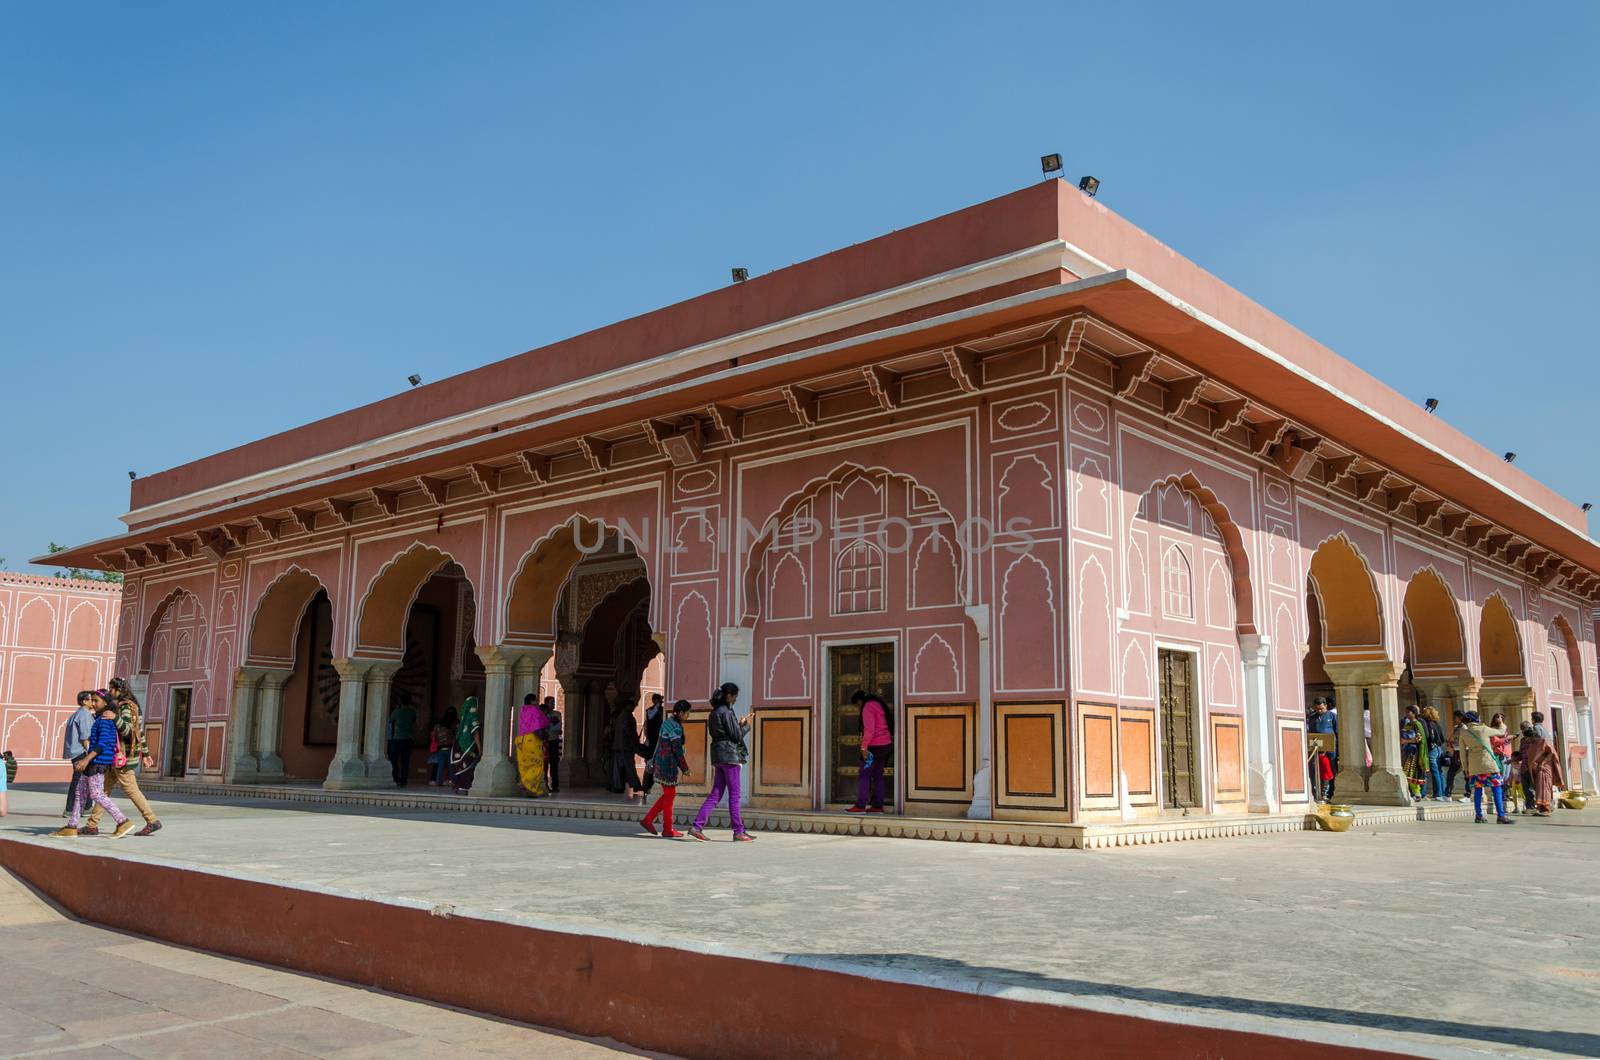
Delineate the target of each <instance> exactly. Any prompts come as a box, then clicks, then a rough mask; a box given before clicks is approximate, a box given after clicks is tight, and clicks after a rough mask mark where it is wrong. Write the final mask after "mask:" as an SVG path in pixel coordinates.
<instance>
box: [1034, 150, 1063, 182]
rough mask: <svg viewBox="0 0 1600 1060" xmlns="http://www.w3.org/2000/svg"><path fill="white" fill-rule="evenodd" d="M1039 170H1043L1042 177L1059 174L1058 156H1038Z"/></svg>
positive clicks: (1059, 159)
mask: <svg viewBox="0 0 1600 1060" xmlns="http://www.w3.org/2000/svg"><path fill="white" fill-rule="evenodd" d="M1039 168H1040V169H1042V170H1044V175H1045V176H1047V177H1053V176H1055V175H1056V174H1057V173H1060V172H1061V168H1062V166H1061V156H1060V155H1058V154H1050V155H1040V156H1039Z"/></svg>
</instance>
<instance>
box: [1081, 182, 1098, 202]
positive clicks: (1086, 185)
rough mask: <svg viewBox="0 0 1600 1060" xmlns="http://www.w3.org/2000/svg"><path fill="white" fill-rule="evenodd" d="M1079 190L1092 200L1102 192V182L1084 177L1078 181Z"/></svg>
mask: <svg viewBox="0 0 1600 1060" xmlns="http://www.w3.org/2000/svg"><path fill="white" fill-rule="evenodd" d="M1078 190H1079V191H1081V192H1083V193H1084V194H1085V195H1087V196H1089V198H1091V199H1092V198H1094V194H1095V192H1097V191H1099V190H1100V181H1099V180H1098V179H1096V178H1094V177H1084V178H1083V179H1082V180H1080V181H1078Z"/></svg>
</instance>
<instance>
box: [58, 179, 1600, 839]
mask: <svg viewBox="0 0 1600 1060" xmlns="http://www.w3.org/2000/svg"><path fill="white" fill-rule="evenodd" d="M123 521H124V522H125V523H126V524H127V527H128V529H127V533H126V534H124V535H122V536H119V537H114V538H111V539H108V540H104V541H94V542H90V543H87V544H83V545H79V546H77V547H76V548H73V549H71V550H69V551H68V552H66V553H63V554H60V555H57V556H55V557H51V559H50V560H49V562H53V563H68V564H73V565H77V566H81V567H98V568H112V569H116V570H119V571H122V572H123V573H124V574H125V575H126V591H125V594H124V599H123V602H122V616H121V622H120V625H119V626H118V627H117V628H118V629H119V637H118V643H117V648H116V668H117V670H118V671H119V672H122V673H126V674H129V675H135V680H136V682H137V684H138V685H139V686H140V687H142V688H143V690H144V700H145V702H146V704H147V707H148V712H149V716H150V717H151V719H152V720H153V721H154V722H155V723H156V724H157V725H158V726H159V733H160V741H161V752H160V755H161V769H162V771H163V772H164V773H165V774H166V775H171V776H197V777H201V778H215V779H216V780H218V781H231V782H237V783H252V782H272V783H282V782H285V781H289V780H295V779H299V780H304V781H316V782H320V783H322V784H324V785H325V786H326V787H328V788H335V789H349V788H367V787H383V786H387V785H388V784H389V783H390V779H389V766H388V763H387V762H386V761H385V760H384V735H385V725H386V718H387V713H388V710H389V708H390V706H391V704H392V703H395V702H398V701H399V700H400V699H402V698H404V699H405V700H406V701H408V702H412V703H414V704H416V705H417V706H418V708H419V712H420V715H421V719H422V720H421V721H419V726H418V738H419V739H420V738H421V737H422V735H423V732H424V730H425V726H426V724H427V719H428V718H430V717H436V716H438V715H439V714H441V713H442V712H443V711H444V710H445V709H447V708H448V707H449V706H452V705H459V703H460V701H461V699H462V697H463V696H465V695H467V694H472V693H475V694H478V695H480V696H482V697H483V702H484V707H485V719H486V721H485V724H486V732H487V733H489V734H490V736H489V737H488V738H486V740H485V746H486V750H485V755H484V759H483V762H482V763H481V764H480V766H479V768H478V770H477V774H476V780H475V785H474V787H473V789H472V794H473V795H477V796H506V795H510V794H512V793H514V792H515V790H516V779H515V770H514V764H513V762H512V760H511V759H510V758H508V756H507V753H506V752H507V742H508V739H509V731H510V725H511V718H512V704H513V702H514V701H515V702H520V701H521V696H522V694H523V693H524V691H526V690H531V689H534V688H536V687H539V686H540V684H541V682H543V684H544V686H545V687H559V688H560V689H561V691H562V694H563V698H564V700H565V702H566V708H567V709H566V730H567V732H566V737H567V739H566V751H567V753H566V757H565V758H564V760H563V764H562V770H563V772H564V774H565V779H566V786H567V787H569V788H576V789H580V790H581V789H583V788H585V787H590V786H596V785H599V784H600V783H601V782H602V773H603V768H604V767H603V763H604V761H605V751H606V749H605V748H603V747H602V746H601V745H600V736H601V729H602V724H603V719H604V716H605V711H606V710H607V708H608V705H609V704H610V703H612V702H614V701H615V700H616V699H617V697H621V696H634V695H637V694H638V693H639V691H640V690H641V688H646V687H649V686H651V685H656V686H658V687H661V688H662V689H664V691H665V693H666V695H667V696H668V697H669V699H676V698H679V697H682V698H685V699H689V700H692V701H693V702H694V703H696V704H697V705H699V706H700V707H701V711H702V712H701V713H700V714H698V715H697V716H696V717H695V719H694V722H693V724H691V725H690V726H689V735H690V741H689V742H690V749H691V756H692V757H693V758H694V759H696V761H695V762H694V767H695V768H694V771H693V776H694V778H695V781H696V783H699V782H701V778H703V777H704V770H702V769H701V768H700V760H703V758H704V754H705V726H704V717H705V715H704V705H705V703H706V699H707V696H708V694H709V693H710V691H711V689H712V688H713V686H714V685H715V684H716V683H718V682H721V681H733V682H736V683H737V684H738V685H740V686H741V688H742V689H743V690H744V691H743V694H742V696H741V700H740V703H741V710H742V709H744V707H745V706H750V707H752V708H753V709H754V725H753V731H752V736H751V740H752V748H751V758H750V767H749V771H748V774H747V780H746V787H747V789H748V795H749V799H750V801H751V803H752V804H754V805H755V806H758V807H768V808H771V809H774V810H822V811H827V810H832V809H842V808H843V806H845V805H848V804H849V803H850V802H852V801H854V791H855V778H856V773H857V767H858V763H859V755H858V746H857V745H858V742H859V732H860V718H859V715H858V714H857V713H856V711H855V709H854V708H853V707H852V706H851V703H850V694H851V693H852V692H853V691H854V690H856V689H857V688H862V687H867V688H875V689H878V690H880V691H882V692H884V693H886V694H887V695H888V696H889V697H890V702H891V703H892V704H893V707H894V729H895V733H896V741H897V745H898V746H897V752H896V761H895V769H894V774H893V786H894V797H895V806H896V809H897V810H898V811H899V812H901V813H904V814H908V815H914V816H924V817H932V816H941V815H942V816H950V817H955V816H965V817H974V818H994V819H1001V820H1036V821H1037V820H1045V821H1075V822H1088V823H1093V822H1096V821H1105V822H1113V821H1121V820H1126V819H1129V818H1133V819H1141V818H1159V817H1162V816H1167V815H1183V816H1196V815H1198V816H1211V817H1220V816H1223V815H1240V814H1246V813H1264V814H1271V813H1279V812H1283V811H1285V810H1288V811H1294V810H1297V809H1298V810H1301V811H1303V810H1304V808H1305V804H1306V803H1307V802H1308V800H1309V799H1310V798H1311V797H1312V794H1313V793H1312V792H1311V790H1310V784H1309V783H1308V779H1307V770H1306V758H1307V751H1308V740H1307V734H1306V720H1305V715H1306V706H1307V703H1308V702H1309V701H1310V698H1311V697H1313V696H1315V695H1319V694H1327V695H1331V696H1333V697H1334V698H1335V699H1336V700H1337V703H1338V705H1339V712H1340V715H1341V732H1340V740H1341V741H1342V743H1343V746H1342V747H1341V749H1340V750H1341V755H1340V775H1339V776H1338V778H1337V785H1338V790H1339V793H1340V801H1354V802H1369V803H1378V804H1402V805H1403V804H1406V803H1407V802H1409V801H1410V795H1409V793H1408V790H1407V786H1406V784H1405V782H1404V780H1403V777H1402V774H1401V753H1400V746H1399V736H1398V726H1399V718H1400V714H1401V712H1402V711H1403V709H1404V707H1405V705H1406V704H1409V703H1413V702H1418V701H1425V702H1428V703H1431V704H1433V705H1435V706H1437V707H1439V708H1440V710H1441V713H1442V714H1443V715H1444V717H1445V719H1446V724H1447V725H1448V719H1449V717H1450V714H1449V709H1450V708H1451V707H1465V708H1470V709H1477V710H1481V711H1484V712H1486V713H1487V712H1492V711H1503V712H1505V713H1506V715H1507V717H1508V718H1509V719H1510V720H1511V721H1512V723H1513V724H1515V722H1516V721H1518V720H1520V719H1522V718H1524V717H1526V716H1527V715H1528V714H1529V713H1530V712H1531V711H1533V710H1535V709H1540V710H1543V711H1544V712H1545V713H1546V715H1547V716H1548V718H1549V721H1548V722H1547V724H1549V725H1550V727H1551V728H1552V731H1553V734H1554V735H1555V737H1556V740H1557V743H1558V746H1559V747H1560V748H1561V751H1562V754H1563V757H1564V759H1565V761H1566V763H1567V767H1568V771H1569V774H1570V776H1571V778H1572V780H1573V782H1574V783H1580V782H1581V783H1582V784H1583V785H1584V786H1586V787H1589V788H1591V789H1592V788H1594V787H1595V775H1594V727H1593V722H1592V716H1591V711H1590V697H1591V692H1590V690H1591V689H1592V688H1593V687H1594V686H1595V684H1596V681H1597V674H1596V660H1595V624H1594V621H1593V614H1594V607H1595V604H1596V600H1597V594H1600V545H1597V543H1596V542H1595V541H1594V540H1592V539H1591V538H1590V537H1589V536H1588V534H1587V532H1586V521H1585V516H1584V514H1583V513H1582V512H1581V511H1580V510H1579V508H1578V506H1577V505H1575V504H1573V503H1571V502H1569V501H1567V500H1565V499H1564V498H1562V497H1560V496H1557V495H1556V493H1555V492H1553V491H1552V490H1551V489H1549V488H1548V487H1546V486H1544V485H1543V484H1541V483H1540V482H1538V481H1536V480H1534V479H1533V478H1530V477H1529V476H1528V475H1526V474H1524V473H1523V472H1521V471H1520V470H1518V469H1517V468H1516V467H1514V466H1511V465H1510V464H1508V463H1506V462H1505V461H1503V460H1502V459H1501V458H1500V457H1499V456H1498V455H1496V454H1494V453H1491V452H1489V451H1487V450H1485V449H1484V448H1483V447H1482V446H1480V445H1478V444H1477V443H1476V442H1474V441H1472V440H1471V439H1470V438H1468V437H1466V436H1465V435H1464V434H1462V433H1460V432H1459V431H1457V430H1455V429H1454V428H1452V427H1451V426H1449V425H1448V424H1447V423H1445V422H1443V421H1442V420H1440V419H1439V418H1437V417H1435V416H1430V415H1429V414H1428V413H1427V412H1426V411H1425V410H1424V409H1423V408H1422V407H1420V406H1419V405H1418V404H1417V403H1416V402H1414V401H1413V400H1410V399H1408V398H1406V397H1403V396H1401V395H1399V394H1397V393H1395V392H1394V391H1392V390H1389V389H1388V388H1387V387H1385V386H1384V385H1383V384H1382V383H1380V382H1378V381H1377V380H1375V379H1373V378H1372V377H1370V376H1368V375H1366V374H1365V373H1363V372H1362V371H1360V370H1358V369H1357V368H1355V367H1354V366H1352V365H1351V364H1350V363H1349V362H1347V361H1344V360H1342V359H1341V358H1339V357H1338V356H1337V355H1335V354H1334V353H1332V352H1331V351H1330V350H1328V349H1326V348H1325V347H1323V346H1321V345H1319V344H1318V343H1317V342H1316V341H1315V340H1313V339H1311V338H1309V337H1308V336H1306V335H1304V334H1302V333H1301V332H1299V331H1297V330H1295V329H1294V328H1293V327H1291V326H1290V325H1288V324H1286V323H1285V322H1284V321H1282V320H1280V319H1279V318H1277V317H1275V316H1273V315H1272V314H1271V313H1269V312H1267V311H1266V310H1264V309H1262V308H1261V307H1260V306H1258V305H1256V304H1254V303H1253V302H1251V301H1250V300H1249V299H1247V298H1246V297H1244V296H1243V295H1241V294H1240V293H1238V292H1237V291H1234V290H1233V289H1231V288H1229V287H1228V286H1226V285H1225V284H1224V283H1222V282H1221V281H1220V280H1218V279H1216V278H1215V277H1213V276H1211V275H1209V274H1207V273H1206V272H1204V271H1203V270H1201V269H1199V268H1198V267H1196V266H1195V265H1194V264H1192V263H1191V262H1189V261H1186V260H1185V259H1183V258H1182V257H1180V256H1179V255H1177V254H1176V253H1174V252H1173V251H1172V250H1170V249H1169V248H1167V247H1165V246H1163V245H1162V244H1161V243H1159V242H1157V241H1156V240H1154V239H1153V238H1151V237H1150V236H1149V235H1146V234H1145V233H1144V232H1142V231H1140V230H1139V229H1137V228H1135V227H1134V226H1132V225H1131V224H1129V223H1128V222H1126V221H1124V220H1123V219H1121V218H1120V217H1118V216H1116V215H1115V214H1113V213H1111V212H1110V211H1108V210H1107V209H1105V207H1103V206H1102V205H1100V204H1099V203H1098V202H1097V201H1095V200H1093V199H1092V198H1089V197H1087V196H1085V195H1084V194H1082V193H1081V192H1079V191H1078V190H1077V189H1075V188H1074V187H1072V186H1070V185H1067V184H1064V183H1062V182H1059V181H1048V182H1045V183H1041V184H1038V185H1035V186H1031V187H1027V188H1024V189H1022V190H1020V191H1017V192H1014V193H1012V194H1009V195H1005V196H1003V197H1001V198H998V199H995V200H992V201H990V202H986V203H982V204H980V205H977V206H973V207H970V208H968V209H964V210H961V211H958V212H956V213H953V214H950V215H948V216H944V217H940V218H937V219H935V220H932V221H928V222H926V223H924V224H920V225H917V226H916V227H913V228H909V229H905V230H903V231H898V232H895V233H893V234H891V235H886V236H882V237H880V238H877V239H873V240H870V241H868V242H865V243H861V244H858V245H856V246H852V247H849V248H847V249H844V250H839V251H835V252H833V253H830V254H826V255H824V256H822V257H819V258H816V259H815V260H812V261H807V262H804V263H802V264H799V265H794V266H791V267H789V268H786V269H781V270H779V271H777V272H774V273H771V274H769V275H765V276H760V277H757V278H753V279H750V280H749V281H748V282H744V283H736V284H733V285H731V286H728V287H726V288H723V289H721V290H716V291H712V292H710V293H708V294H704V295H701V296H700V297H697V298H694V299H691V300H689V301H686V302H683V303H680V304H678V305H673V306H668V307H666V308H664V309H660V310H657V311H655V312H652V313H648V314H646V315H644V316H640V317H636V318H634V319H630V320H624V321H621V322H619V323H615V324H611V325H609V326H607V327H603V328H600V329H598V330H596V331H592V332H588V333H586V334H583V335H579V336H577V337H575V338H571V339H568V340H565V341H563V342H559V343H556V344H554V345H552V346H548V347H545V348H543V349H538V350H533V351H530V352H528V353H523V354H520V355H518V356H515V357H511V358H509V359H506V360H503V361H499V362H496V363H494V364H489V365H486V366H484V367H482V368H478V369H475V370H473V371H470V372H466V373H463V374H461V375H458V376H455V377H453V378H450V379H445V380H442V381H440V382H436V383H431V384H429V385H426V386H422V387H419V388H417V389H414V390H409V391H406V392H402V393H399V394H396V395H395V396H393V397H390V398H386V399H385V400H382V401H379V402H376V403H374V404H372V405H368V406H366V407H364V408H359V409H355V410H352V411H350V412H347V413H343V414H341V415H338V416H334V417H331V418H329V419H325V420H321V421H319V422H316V423H311V424H308V425H306V426H303V427H299V428H296V429H294V430H290V431H287V432H285V433H283V434H279V435H276V436H274V437H271V438H266V439H263V440H261V441H258V442H254V443H251V444H249V445H245V446H242V447H240V448H237V449H232V450H228V451H226V452H221V453H216V454H214V455H211V456H207V457H204V458H202V459H199V460H196V461H194V462H193V463H190V464H185V465H184V466H182V467H177V468H174V469H172V470H170V471H164V472H162V473H160V474H156V475H152V476H149V477H145V478H141V479H139V480H138V481H136V482H134V484H133V487H132V503H131V510H130V511H129V512H128V513H127V514H126V515H125V516H123ZM104 628H108V629H109V628H111V625H110V623H107V625H106V626H105V627H104ZM1360 720H1364V724H1362V723H1360ZM1364 729H1365V730H1367V731H1368V732H1370V736H1367V735H1366V734H1365V733H1364V732H1363V730H1364ZM1364 743H1365V744H1366V746H1363V744H1364ZM1369 750H1370V765H1368V751H1369ZM418 757H419V767H418V768H419V771H420V768H421V767H420V757H421V756H418ZM691 790H692V788H691Z"/></svg>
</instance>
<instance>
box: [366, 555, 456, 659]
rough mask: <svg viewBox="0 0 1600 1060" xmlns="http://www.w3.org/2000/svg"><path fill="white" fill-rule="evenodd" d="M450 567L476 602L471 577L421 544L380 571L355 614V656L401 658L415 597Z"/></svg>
mask: <svg viewBox="0 0 1600 1060" xmlns="http://www.w3.org/2000/svg"><path fill="white" fill-rule="evenodd" d="M451 563H454V564H455V565H456V566H458V567H461V569H462V574H463V576H464V577H465V578H466V579H467V586H468V588H470V589H471V590H472V594H473V598H474V599H476V598H477V595H478V587H477V586H476V585H473V584H472V576H471V575H469V574H467V573H466V568H465V567H464V566H462V564H461V563H460V561H458V560H457V559H456V558H455V557H454V556H452V555H451V554H450V553H448V552H445V551H444V550H442V549H438V548H435V547H433V546H432V545H425V544H423V543H422V542H420V541H415V542H412V544H411V545H410V546H409V547H408V548H407V549H406V550H405V551H404V552H401V553H400V554H399V555H397V556H395V557H394V558H393V559H391V560H390V561H389V562H388V563H385V564H384V565H383V566H382V567H381V568H379V570H378V573H377V574H374V575H373V576H372V580H371V581H369V582H368V583H367V590H366V592H365V593H364V594H363V595H362V597H361V605H360V607H359V608H358V609H357V611H356V636H355V650H354V654H356V655H362V656H368V657H375V658H380V659H398V658H400V657H401V656H402V655H404V654H405V636H406V616H407V615H409V614H410V613H411V605H412V604H414V603H416V602H417V594H418V593H420V592H421V591H422V587H423V586H424V585H425V584H427V581H428V579H429V578H431V577H433V576H434V575H435V574H437V573H439V571H441V570H443V569H444V568H445V567H446V566H447V565H448V564H451Z"/></svg>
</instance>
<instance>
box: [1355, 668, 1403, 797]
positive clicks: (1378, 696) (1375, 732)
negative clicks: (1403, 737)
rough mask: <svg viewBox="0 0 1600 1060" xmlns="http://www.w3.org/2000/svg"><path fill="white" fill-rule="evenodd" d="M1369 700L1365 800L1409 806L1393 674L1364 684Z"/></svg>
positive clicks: (1396, 684)
mask: <svg viewBox="0 0 1600 1060" xmlns="http://www.w3.org/2000/svg"><path fill="white" fill-rule="evenodd" d="M1368 691H1369V694H1370V695H1371V702H1372V772H1370V773H1369V774H1367V797H1366V801H1367V802H1376V803H1381V804H1383V805H1385V806H1410V805H1411V787H1410V785H1409V784H1407V783H1406V775H1405V769H1404V768H1403V767H1402V766H1401V763H1400V688H1399V683H1398V681H1397V679H1396V677H1395V676H1393V675H1392V673H1391V675H1389V676H1386V677H1384V678H1383V679H1382V680H1380V681H1379V682H1378V683H1377V684H1375V685H1370V686H1368Z"/></svg>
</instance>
